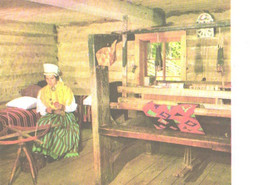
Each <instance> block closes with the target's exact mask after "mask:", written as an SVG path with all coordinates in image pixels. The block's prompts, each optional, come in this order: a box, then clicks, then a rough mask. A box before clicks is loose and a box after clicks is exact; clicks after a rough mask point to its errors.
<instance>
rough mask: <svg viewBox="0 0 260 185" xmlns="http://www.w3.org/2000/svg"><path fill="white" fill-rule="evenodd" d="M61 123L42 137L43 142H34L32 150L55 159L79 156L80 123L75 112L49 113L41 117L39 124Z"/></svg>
mask: <svg viewBox="0 0 260 185" xmlns="http://www.w3.org/2000/svg"><path fill="white" fill-rule="evenodd" d="M50 123H51V124H52V125H56V124H60V125H59V126H57V127H52V128H51V129H50V131H49V132H48V133H47V134H46V135H45V136H43V137H42V138H40V140H41V141H42V142H43V144H38V143H37V144H36V143H35V144H34V145H33V148H32V151H33V152H39V153H42V154H44V155H46V156H51V157H52V158H53V159H58V158H60V157H63V156H64V157H74V156H78V145H79V125H78V123H77V120H76V118H75V116H74V114H73V113H65V115H58V114H47V115H45V116H43V117H41V118H40V119H39V121H38V125H39V126H41V125H46V124H50Z"/></svg>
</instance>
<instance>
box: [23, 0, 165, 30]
mask: <svg viewBox="0 0 260 185" xmlns="http://www.w3.org/2000/svg"><path fill="white" fill-rule="evenodd" d="M26 1H29V2H34V3H40V4H44V5H51V6H55V7H59V8H63V9H67V10H72V11H77V12H82V13H86V14H91V15H95V16H99V17H104V18H108V19H114V20H120V21H123V17H124V16H126V15H127V16H128V21H129V23H130V24H137V25H142V26H144V27H151V26H161V25H164V24H165V14H164V12H163V11H160V10H156V9H149V8H146V7H143V6H138V5H134V4H131V3H129V2H126V1H120V0H26Z"/></svg>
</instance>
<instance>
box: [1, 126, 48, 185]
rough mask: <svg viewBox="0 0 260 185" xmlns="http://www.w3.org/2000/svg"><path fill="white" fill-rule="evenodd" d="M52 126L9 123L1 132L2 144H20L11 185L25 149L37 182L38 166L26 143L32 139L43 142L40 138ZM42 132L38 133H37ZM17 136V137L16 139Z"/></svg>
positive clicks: (33, 177) (34, 180) (33, 176)
mask: <svg viewBox="0 0 260 185" xmlns="http://www.w3.org/2000/svg"><path fill="white" fill-rule="evenodd" d="M50 128H51V124H48V125H43V126H39V127H38V126H36V127H21V126H12V125H8V126H5V127H4V129H3V130H2V131H1V132H0V136H1V135H3V134H5V135H3V136H1V137H0V145H12V144H17V145H18V146H19V148H18V150H17V157H16V159H15V162H14V166H13V169H12V173H11V177H10V181H9V185H11V184H12V181H13V177H14V175H15V171H16V169H17V166H18V160H19V158H20V156H21V152H22V151H24V153H25V155H26V158H27V160H28V162H29V165H30V171H31V175H32V179H33V183H34V184H36V176H37V168H36V166H35V163H34V160H33V158H32V155H31V152H30V151H29V150H28V148H27V146H26V143H27V142H30V141H35V142H38V143H42V142H41V141H40V140H39V138H40V137H42V136H44V135H45V134H47V133H48V131H49V130H50ZM8 130H10V131H11V133H8ZM38 132H39V133H40V134H37V133H38ZM32 133H35V134H34V135H30V134H32ZM16 138H17V139H16Z"/></svg>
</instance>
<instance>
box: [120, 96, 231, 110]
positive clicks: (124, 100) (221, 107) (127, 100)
mask: <svg viewBox="0 0 260 185" xmlns="http://www.w3.org/2000/svg"><path fill="white" fill-rule="evenodd" d="M151 101H153V102H154V103H155V104H159V105H171V106H175V105H178V104H179V103H189V104H199V105H200V108H206V109H214V110H229V111H231V105H224V104H223V105H218V104H209V103H196V102H178V101H171V100H152V99H141V98H123V97H119V98H118V102H119V103H131V102H136V103H137V104H141V105H145V104H146V103H149V102H151Z"/></svg>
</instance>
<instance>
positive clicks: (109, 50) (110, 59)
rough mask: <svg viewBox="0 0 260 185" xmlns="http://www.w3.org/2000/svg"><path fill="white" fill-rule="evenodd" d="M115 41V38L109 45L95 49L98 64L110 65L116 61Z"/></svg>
mask: <svg viewBox="0 0 260 185" xmlns="http://www.w3.org/2000/svg"><path fill="white" fill-rule="evenodd" d="M116 43H117V40H115V41H114V42H113V44H112V45H111V47H104V48H101V49H100V50H98V51H97V53H96V57H97V61H98V65H101V66H111V65H112V64H113V63H115V61H116Z"/></svg>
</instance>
